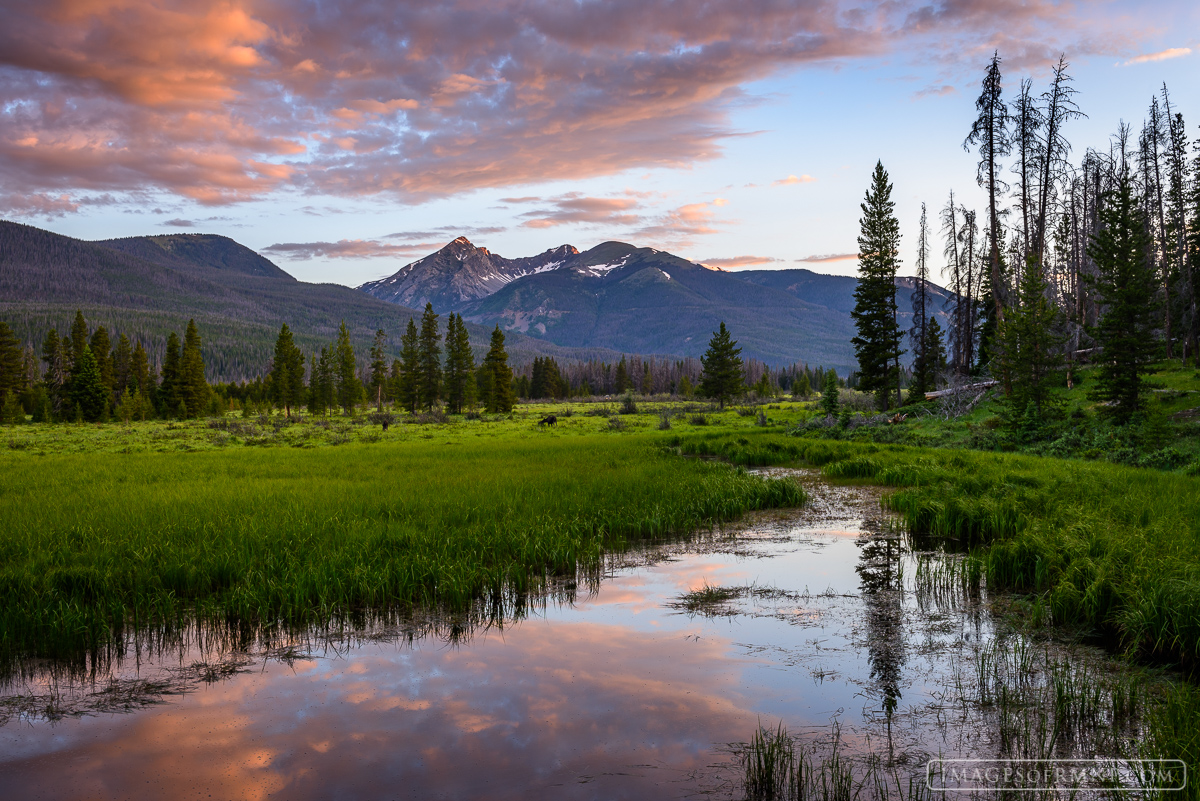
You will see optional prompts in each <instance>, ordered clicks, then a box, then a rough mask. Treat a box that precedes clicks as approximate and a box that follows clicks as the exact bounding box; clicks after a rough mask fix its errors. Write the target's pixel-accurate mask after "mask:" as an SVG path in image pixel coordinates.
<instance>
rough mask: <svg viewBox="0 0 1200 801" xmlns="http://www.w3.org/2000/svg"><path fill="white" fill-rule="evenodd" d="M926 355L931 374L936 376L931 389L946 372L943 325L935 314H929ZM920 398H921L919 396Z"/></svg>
mask: <svg viewBox="0 0 1200 801" xmlns="http://www.w3.org/2000/svg"><path fill="white" fill-rule="evenodd" d="M924 356H925V362H926V364H927V365H928V369H929V374H930V375H931V376H933V377H934V383H933V384H931V385H930V389H934V388H935V387H936V386H937V383H938V380H939V379H940V378H941V375H942V374H943V373H945V372H946V345H945V343H944V342H943V340H942V326H941V325H940V324H938V321H937V317H935V316H933V315H930V316H929V330H928V331H927V332H926V340H925V353H924ZM918 400H920V399H919V398H918Z"/></svg>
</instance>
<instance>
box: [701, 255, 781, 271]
mask: <svg viewBox="0 0 1200 801" xmlns="http://www.w3.org/2000/svg"><path fill="white" fill-rule="evenodd" d="M779 261H783V259H776V258H773V257H771V256H731V257H729V258H721V259H704V260H703V261H702V262H701V264H704V265H705V266H707V267H722V268H726V269H728V268H737V267H753V266H755V265H758V264H773V263H775V262H779Z"/></svg>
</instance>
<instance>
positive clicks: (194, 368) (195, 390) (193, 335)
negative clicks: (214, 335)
mask: <svg viewBox="0 0 1200 801" xmlns="http://www.w3.org/2000/svg"><path fill="white" fill-rule="evenodd" d="M208 394H209V390H208V381H207V380H206V379H205V377H204V357H203V356H202V355H201V353H200V331H199V330H198V329H197V328H196V321H195V320H188V325H187V331H185V332H184V335H183V353H182V355H181V356H180V360H179V395H180V400H182V401H183V404H184V406H185V407H186V408H187V413H188V417H197V416H199V415H200V412H202V411H203V410H204V407H205V405H206V404H207V403H208Z"/></svg>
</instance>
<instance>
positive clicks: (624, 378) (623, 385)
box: [613, 356, 629, 395]
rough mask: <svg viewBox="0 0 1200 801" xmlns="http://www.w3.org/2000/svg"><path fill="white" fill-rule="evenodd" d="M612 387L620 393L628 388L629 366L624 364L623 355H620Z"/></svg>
mask: <svg viewBox="0 0 1200 801" xmlns="http://www.w3.org/2000/svg"><path fill="white" fill-rule="evenodd" d="M613 389H614V390H616V393H617V394H618V395H620V394H621V393H623V392H624V391H625V390H627V389H629V368H628V367H626V366H625V357H624V356H622V357H621V361H620V362H619V363H618V364H617V375H616V378H614V379H613Z"/></svg>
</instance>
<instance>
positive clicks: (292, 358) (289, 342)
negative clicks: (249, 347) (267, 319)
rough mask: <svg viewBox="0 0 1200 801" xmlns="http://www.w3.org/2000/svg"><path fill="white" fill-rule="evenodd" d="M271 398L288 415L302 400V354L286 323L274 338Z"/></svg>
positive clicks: (289, 415) (290, 414)
mask: <svg viewBox="0 0 1200 801" xmlns="http://www.w3.org/2000/svg"><path fill="white" fill-rule="evenodd" d="M271 400H272V401H274V403H275V405H276V406H277V407H279V408H281V409H283V412H284V414H285V415H287V416H288V417H291V416H292V407H297V408H298V407H299V406H300V404H301V403H303V402H304V354H303V353H302V352H301V351H300V348H298V347H296V342H295V340H294V338H293V337H292V331H291V329H289V328H288V326H287V323H284V324H283V327H282V328H280V329H279V336H278V337H276V338H275V358H274V360H273V361H272V363H271Z"/></svg>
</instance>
